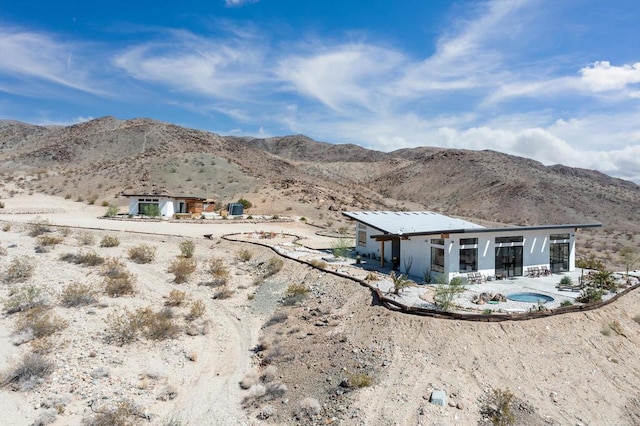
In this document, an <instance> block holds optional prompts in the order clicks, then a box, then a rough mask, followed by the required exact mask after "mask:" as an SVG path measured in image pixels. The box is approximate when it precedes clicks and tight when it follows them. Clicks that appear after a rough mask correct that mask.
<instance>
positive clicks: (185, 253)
mask: <svg viewBox="0 0 640 426" xmlns="http://www.w3.org/2000/svg"><path fill="white" fill-rule="evenodd" d="M195 251H196V244H195V243H194V242H193V241H191V240H184V241H182V242H181V243H180V255H181V256H182V257H184V258H186V259H191V258H192V257H193V253H194V252H195Z"/></svg>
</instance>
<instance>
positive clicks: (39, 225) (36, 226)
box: [29, 220, 51, 237]
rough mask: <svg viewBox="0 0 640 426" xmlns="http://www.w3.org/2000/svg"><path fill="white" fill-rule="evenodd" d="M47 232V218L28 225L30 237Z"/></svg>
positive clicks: (48, 229)
mask: <svg viewBox="0 0 640 426" xmlns="http://www.w3.org/2000/svg"><path fill="white" fill-rule="evenodd" d="M47 232H51V223H50V222H49V221H48V220H37V221H35V222H33V223H32V224H30V225H29V236H30V237H39V236H40V235H42V234H46V233H47Z"/></svg>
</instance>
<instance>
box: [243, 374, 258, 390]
mask: <svg viewBox="0 0 640 426" xmlns="http://www.w3.org/2000/svg"><path fill="white" fill-rule="evenodd" d="M259 381H260V376H259V375H258V373H257V372H256V371H255V370H249V371H248V372H247V373H246V374H245V375H244V377H243V378H242V380H240V383H239V385H240V388H242V389H250V388H251V386H255V385H257V384H258V382H259Z"/></svg>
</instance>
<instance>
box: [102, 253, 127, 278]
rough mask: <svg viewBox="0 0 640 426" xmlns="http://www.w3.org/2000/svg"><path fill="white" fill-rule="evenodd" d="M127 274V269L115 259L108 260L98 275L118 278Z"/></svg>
mask: <svg viewBox="0 0 640 426" xmlns="http://www.w3.org/2000/svg"><path fill="white" fill-rule="evenodd" d="M126 272H127V267H126V265H125V264H124V262H122V261H121V260H120V259H117V258H114V257H112V258H109V259H107V260H106V261H105V262H104V264H103V265H102V270H101V271H100V273H101V274H102V275H104V276H105V277H111V278H114V277H118V276H121V275H123V274H125V273H126Z"/></svg>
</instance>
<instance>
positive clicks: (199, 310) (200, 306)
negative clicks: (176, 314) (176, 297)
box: [187, 300, 207, 321]
mask: <svg viewBox="0 0 640 426" xmlns="http://www.w3.org/2000/svg"><path fill="white" fill-rule="evenodd" d="M206 310H207V307H206V306H205V305H204V302H203V301H202V300H195V301H194V302H193V303H192V304H191V308H190V309H189V313H188V314H187V320H188V321H193V320H195V319H197V318H200V317H202V316H203V315H204V313H205V312H206Z"/></svg>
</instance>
